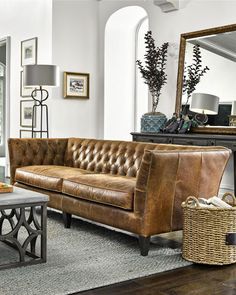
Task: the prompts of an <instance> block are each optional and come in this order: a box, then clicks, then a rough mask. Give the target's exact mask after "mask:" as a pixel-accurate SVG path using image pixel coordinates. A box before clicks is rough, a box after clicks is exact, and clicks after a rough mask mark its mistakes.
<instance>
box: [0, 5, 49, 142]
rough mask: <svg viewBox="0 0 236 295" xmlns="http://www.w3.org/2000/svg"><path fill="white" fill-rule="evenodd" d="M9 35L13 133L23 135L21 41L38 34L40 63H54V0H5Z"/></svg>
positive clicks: (0, 12) (1, 13)
mask: <svg viewBox="0 0 236 295" xmlns="http://www.w3.org/2000/svg"><path fill="white" fill-rule="evenodd" d="M6 36H10V37H11V67H10V136H11V137H19V129H20V128H22V127H20V99H22V98H21V97H20V71H21V70H22V68H21V41H22V40H26V39H29V38H34V37H38V63H51V36H52V1H51V0H34V1H32V0H20V1H19V0H1V1H0V39H2V38H4V37H6ZM23 129H24V128H23Z"/></svg>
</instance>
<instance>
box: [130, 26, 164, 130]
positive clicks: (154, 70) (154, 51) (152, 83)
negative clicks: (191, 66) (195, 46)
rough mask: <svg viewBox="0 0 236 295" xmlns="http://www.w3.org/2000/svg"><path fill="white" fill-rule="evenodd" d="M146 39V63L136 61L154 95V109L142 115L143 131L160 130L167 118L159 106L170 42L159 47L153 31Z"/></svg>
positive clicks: (147, 34)
mask: <svg viewBox="0 0 236 295" xmlns="http://www.w3.org/2000/svg"><path fill="white" fill-rule="evenodd" d="M144 39H145V44H146V54H145V55H144V60H145V65H143V63H142V62H141V61H140V60H137V61H136V63H137V65H138V68H139V70H140V73H141V75H142V77H143V79H144V83H145V84H147V85H148V88H149V91H150V94H151V96H152V111H151V112H150V113H146V114H144V115H143V116H142V118H141V132H159V131H160V129H161V128H162V127H163V126H164V124H165V123H166V120H167V119H166V116H165V115H164V114H162V113H160V112H157V106H158V103H159V99H160V95H161V89H162V87H163V85H165V84H166V82H167V74H166V73H165V69H166V68H165V67H166V61H167V50H168V46H169V43H168V42H166V43H164V44H163V45H161V46H160V47H157V46H156V45H155V40H154V38H153V36H152V32H151V31H148V32H147V33H146V34H145V37H144Z"/></svg>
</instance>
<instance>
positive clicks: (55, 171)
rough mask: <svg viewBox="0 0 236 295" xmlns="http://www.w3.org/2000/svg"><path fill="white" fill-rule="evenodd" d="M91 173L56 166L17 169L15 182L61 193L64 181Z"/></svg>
mask: <svg viewBox="0 0 236 295" xmlns="http://www.w3.org/2000/svg"><path fill="white" fill-rule="evenodd" d="M86 173H88V174H89V173H91V172H89V171H87V170H83V169H79V168H72V167H66V166H56V165H40V166H26V167H21V168H17V169H16V174H15V181H17V182H19V183H24V184H27V185H30V186H34V187H38V188H42V189H46V190H50V191H56V192H61V191H62V182H63V179H67V178H71V177H75V176H78V175H81V174H86Z"/></svg>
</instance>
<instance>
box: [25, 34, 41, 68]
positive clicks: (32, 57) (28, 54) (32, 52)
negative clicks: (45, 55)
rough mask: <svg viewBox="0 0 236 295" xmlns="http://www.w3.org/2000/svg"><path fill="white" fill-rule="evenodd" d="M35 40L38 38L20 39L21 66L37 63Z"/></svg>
mask: <svg viewBox="0 0 236 295" xmlns="http://www.w3.org/2000/svg"><path fill="white" fill-rule="evenodd" d="M37 40H38V38H37V37H35V38H32V39H27V40H24V41H21V66H22V67H23V66H25V65H33V64H36V63H37Z"/></svg>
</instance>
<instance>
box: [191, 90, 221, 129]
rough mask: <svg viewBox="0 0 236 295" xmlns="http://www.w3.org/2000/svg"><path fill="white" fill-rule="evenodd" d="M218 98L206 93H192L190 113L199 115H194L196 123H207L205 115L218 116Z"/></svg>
mask: <svg viewBox="0 0 236 295" xmlns="http://www.w3.org/2000/svg"><path fill="white" fill-rule="evenodd" d="M219 100H220V99H219V97H218V96H215V95H212V94H207V93H193V95H192V101H191V104H190V111H192V112H195V113H199V114H196V115H195V119H196V121H197V122H198V123H201V124H205V123H207V121H208V117H207V115H216V114H218V108H219Z"/></svg>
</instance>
